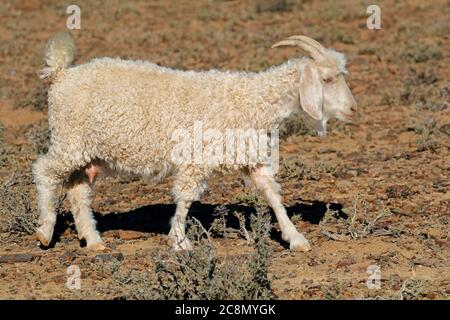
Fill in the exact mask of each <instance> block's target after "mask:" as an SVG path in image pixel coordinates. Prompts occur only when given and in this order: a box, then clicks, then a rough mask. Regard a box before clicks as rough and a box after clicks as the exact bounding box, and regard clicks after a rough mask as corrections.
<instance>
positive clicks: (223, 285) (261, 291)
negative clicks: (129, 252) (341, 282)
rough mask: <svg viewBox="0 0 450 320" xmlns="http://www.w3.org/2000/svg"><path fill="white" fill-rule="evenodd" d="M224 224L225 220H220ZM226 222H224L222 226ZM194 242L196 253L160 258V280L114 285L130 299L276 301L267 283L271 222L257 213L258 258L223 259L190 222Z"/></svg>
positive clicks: (125, 279)
mask: <svg viewBox="0 0 450 320" xmlns="http://www.w3.org/2000/svg"><path fill="white" fill-rule="evenodd" d="M219 219H222V218H219ZM222 223H225V221H221V222H219V224H222ZM189 224H190V227H189V235H188V236H189V238H190V239H191V241H193V243H194V244H195V245H194V250H193V251H192V252H181V253H174V252H171V253H164V254H160V255H158V256H157V257H156V259H155V261H154V264H155V269H154V270H153V271H154V272H155V276H154V277H153V276H152V275H150V274H148V273H136V272H133V271H131V272H128V273H124V274H122V275H118V274H119V273H117V272H116V271H117V270H118V268H117V267H116V268H115V270H114V273H115V274H116V276H115V280H116V282H118V284H119V285H120V286H125V287H126V288H127V296H126V297H127V298H131V299H194V300H196V299H207V300H211V299H270V298H273V292H272V289H271V282H270V279H269V277H268V268H269V266H270V259H271V253H270V252H271V250H270V248H269V244H268V240H269V234H270V229H271V223H270V216H269V215H268V214H267V212H266V211H264V210H258V212H257V213H256V214H254V215H253V216H252V217H251V227H252V228H251V235H252V238H253V239H254V242H253V248H254V252H253V253H252V254H251V255H249V256H246V255H241V256H229V255H225V256H224V257H222V256H219V255H218V253H217V250H216V248H215V247H214V245H213V243H212V241H211V235H210V233H211V230H206V229H205V228H204V227H203V226H202V225H201V223H200V222H199V221H198V220H195V219H191V220H190V222H189Z"/></svg>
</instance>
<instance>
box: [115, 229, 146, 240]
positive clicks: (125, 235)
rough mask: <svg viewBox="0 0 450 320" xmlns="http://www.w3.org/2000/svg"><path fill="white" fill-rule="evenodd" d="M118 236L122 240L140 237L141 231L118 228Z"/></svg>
mask: <svg viewBox="0 0 450 320" xmlns="http://www.w3.org/2000/svg"><path fill="white" fill-rule="evenodd" d="M117 233H118V236H119V238H120V239H122V240H133V239H139V238H142V233H140V232H137V231H132V230H118V232H117Z"/></svg>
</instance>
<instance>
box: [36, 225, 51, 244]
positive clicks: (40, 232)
mask: <svg viewBox="0 0 450 320" xmlns="http://www.w3.org/2000/svg"><path fill="white" fill-rule="evenodd" d="M36 237H37V238H38V240H39V242H40V243H41V244H42V245H43V246H44V247H48V245H49V244H50V241H51V240H52V236H51V235H50V236H48V235H46V234H45V232H44V231H43V230H42V229H41V228H38V229H37V230H36Z"/></svg>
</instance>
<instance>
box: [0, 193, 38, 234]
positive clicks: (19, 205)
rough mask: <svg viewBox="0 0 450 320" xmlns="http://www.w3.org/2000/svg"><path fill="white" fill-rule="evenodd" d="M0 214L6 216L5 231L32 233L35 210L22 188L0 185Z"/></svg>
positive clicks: (34, 222)
mask: <svg viewBox="0 0 450 320" xmlns="http://www.w3.org/2000/svg"><path fill="white" fill-rule="evenodd" d="M0 216H2V217H6V219H5V225H4V226H3V229H4V230H5V231H6V232H10V233H23V234H32V233H34V231H35V230H36V224H37V212H36V210H35V207H34V205H32V203H31V201H30V198H29V196H28V194H27V193H25V192H23V188H22V189H21V188H19V187H13V186H9V185H8V184H3V185H2V186H0Z"/></svg>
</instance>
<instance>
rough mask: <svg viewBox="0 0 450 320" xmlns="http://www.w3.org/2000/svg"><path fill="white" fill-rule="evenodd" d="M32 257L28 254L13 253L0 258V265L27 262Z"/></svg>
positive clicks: (32, 257)
mask: <svg viewBox="0 0 450 320" xmlns="http://www.w3.org/2000/svg"><path fill="white" fill-rule="evenodd" d="M33 259H34V256H32V255H31V254H28V253H14V254H5V255H2V256H0V263H16V262H29V261H31V260H33Z"/></svg>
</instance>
